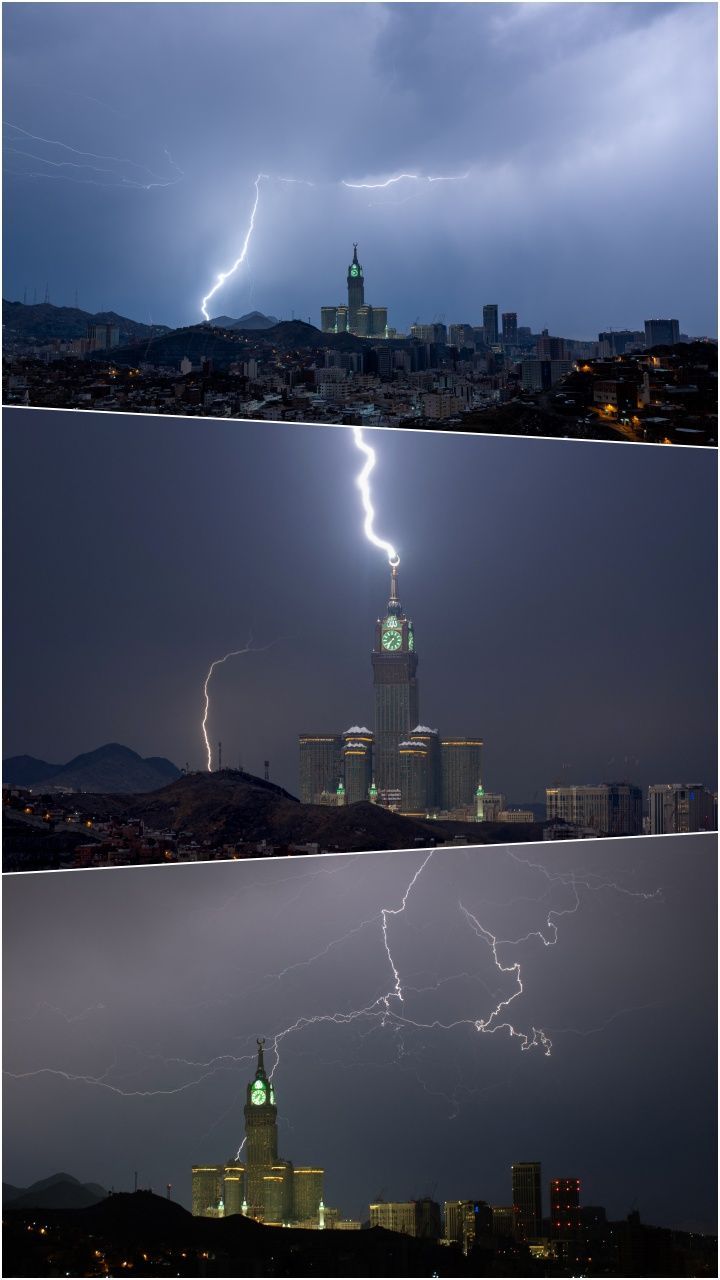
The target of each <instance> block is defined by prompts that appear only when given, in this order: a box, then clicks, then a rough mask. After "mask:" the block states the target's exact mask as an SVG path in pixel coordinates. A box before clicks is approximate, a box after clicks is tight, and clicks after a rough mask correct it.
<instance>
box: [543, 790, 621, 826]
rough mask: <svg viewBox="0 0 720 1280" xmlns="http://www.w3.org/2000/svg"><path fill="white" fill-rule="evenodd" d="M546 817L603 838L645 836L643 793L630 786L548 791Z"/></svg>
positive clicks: (546, 795)
mask: <svg viewBox="0 0 720 1280" xmlns="http://www.w3.org/2000/svg"><path fill="white" fill-rule="evenodd" d="M545 813H546V817H547V820H548V821H549V822H555V821H558V820H560V821H562V822H570V823H572V824H573V826H578V827H591V828H593V829H594V830H595V831H597V833H598V835H601V836H637V835H640V834H642V792H641V790H640V788H639V787H634V786H632V784H631V783H629V782H603V783H601V784H600V785H599V786H580V787H547V788H546V790H545Z"/></svg>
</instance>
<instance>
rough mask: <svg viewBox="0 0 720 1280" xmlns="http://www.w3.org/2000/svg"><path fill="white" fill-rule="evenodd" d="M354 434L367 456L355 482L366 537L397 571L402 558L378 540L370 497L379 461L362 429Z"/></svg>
mask: <svg viewBox="0 0 720 1280" xmlns="http://www.w3.org/2000/svg"><path fill="white" fill-rule="evenodd" d="M352 432H353V440H354V441H355V444H356V445H357V447H358V449H360V451H361V453H364V454H365V465H364V467H363V469H362V471H361V472H360V474H359V476H357V478H356V480H355V483H356V485H357V487H358V489H359V490H360V496H361V498H362V505H363V510H364V512H365V524H364V526H363V530H364V533H365V537H366V538H367V539H368V540H369V541H370V542H372V544H373V546H374V547H379V548H380V550H381V551H385V552H386V553H387V558H388V563H389V564H390V565H391V566H392V567H393V568H395V569H396V568H397V566H398V565H399V564H400V556H399V555H398V553H397V551H396V550H395V548H394V546H393V544H392V543H391V542H386V541H385V539H384V538H378V536H377V534H376V533H375V529H374V523H375V508H374V507H373V504H372V499H371V497H370V474H371V472H372V470H373V468H374V466H375V463H376V461H377V459H376V456H375V450H374V449H371V448H370V445H369V444H368V443H367V442H366V440H365V438H364V436H363V429H362V427H353V429H352Z"/></svg>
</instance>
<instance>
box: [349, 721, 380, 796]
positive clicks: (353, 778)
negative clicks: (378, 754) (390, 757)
mask: <svg viewBox="0 0 720 1280" xmlns="http://www.w3.org/2000/svg"><path fill="white" fill-rule="evenodd" d="M342 759H343V773H344V778H345V803H346V804H357V803H358V802H359V801H360V800H367V798H368V793H369V791H370V784H371V782H372V780H373V736H372V734H371V732H370V730H369V729H365V728H361V727H360V726H359V725H353V726H352V728H350V729H348V730H347V731H346V732H345V733H344V734H343V748H342Z"/></svg>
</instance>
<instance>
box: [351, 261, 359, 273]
mask: <svg viewBox="0 0 720 1280" xmlns="http://www.w3.org/2000/svg"><path fill="white" fill-rule="evenodd" d="M359 274H360V272H359V269H358V268H357V267H356V266H355V264H354V263H353V265H352V266H351V268H350V275H351V276H357V275H359Z"/></svg>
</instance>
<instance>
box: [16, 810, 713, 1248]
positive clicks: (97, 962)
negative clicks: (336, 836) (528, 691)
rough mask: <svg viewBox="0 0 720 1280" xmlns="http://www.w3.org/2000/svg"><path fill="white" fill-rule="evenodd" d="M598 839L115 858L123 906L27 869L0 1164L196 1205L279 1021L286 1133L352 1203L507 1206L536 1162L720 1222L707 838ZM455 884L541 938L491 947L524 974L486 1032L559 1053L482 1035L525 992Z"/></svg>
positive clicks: (663, 1221)
mask: <svg viewBox="0 0 720 1280" xmlns="http://www.w3.org/2000/svg"><path fill="white" fill-rule="evenodd" d="M597 848H598V846H597V845H595V844H594V843H592V842H591V843H590V844H587V843H585V842H580V843H576V844H573V845H571V846H568V847H565V846H559V845H553V846H547V845H545V846H535V847H531V846H528V847H526V848H523V849H522V850H508V849H502V848H495V847H493V848H491V849H483V850H477V849H465V850H450V849H443V850H438V851H436V852H435V853H433V854H432V855H431V856H430V858H429V860H427V855H426V854H420V853H418V852H412V853H397V854H393V855H381V854H370V855H366V856H362V857H358V856H343V857H338V858H334V859H332V860H330V861H325V860H314V859H303V860H301V861H298V862H291V863H289V864H288V863H286V862H271V863H267V862H265V863H263V862H259V863H252V864H221V865H215V866H213V867H184V868H180V867H176V868H164V867H163V868H143V869H128V870H125V871H117V872H115V873H114V879H113V881H112V888H113V893H112V911H109V910H108V904H109V899H108V896H107V886H108V881H107V877H106V876H104V875H97V874H95V875H93V874H90V873H86V874H76V875H73V876H64V875H59V876H58V875H56V876H52V875H43V876H30V877H22V876H20V877H12V878H11V879H9V880H8V881H7V882H6V891H5V913H6V917H5V918H6V936H7V957H8V961H9V963H8V966H7V974H8V975H9V973H10V971H11V970H12V980H10V978H9V976H8V977H7V978H6V997H5V999H6V1018H7V1026H8V1031H9V1033H10V1031H11V1033H12V1054H11V1055H10V1056H9V1057H8V1060H7V1061H6V1064H5V1067H6V1102H7V1106H6V1134H5V1141H6V1154H5V1161H6V1172H7V1176H8V1177H9V1179H10V1180H11V1181H12V1182H13V1183H14V1184H16V1185H20V1186H26V1185H29V1184H30V1183H31V1182H33V1181H34V1180H35V1179H37V1178H39V1177H44V1176H47V1173H48V1171H51V1170H52V1169H60V1168H65V1169H68V1166H69V1165H71V1168H70V1170H69V1171H70V1172H72V1173H73V1174H74V1175H75V1176H77V1177H80V1178H81V1179H86V1180H90V1179H92V1180H94V1181H97V1182H99V1183H100V1184H101V1185H104V1186H108V1187H109V1186H115V1188H116V1190H120V1189H128V1190H130V1189H131V1188H132V1179H133V1171H134V1170H139V1180H140V1185H143V1186H148V1185H150V1186H155V1187H156V1188H157V1187H162V1188H164V1187H165V1184H166V1183H167V1182H170V1183H172V1185H173V1187H174V1189H175V1190H174V1196H175V1197H176V1198H177V1199H179V1200H180V1202H181V1203H183V1204H185V1205H187V1206H188V1207H189V1205H190V1168H191V1165H192V1164H193V1163H196V1164H201V1163H203V1162H204V1161H207V1162H208V1163H209V1164H214V1163H217V1161H218V1159H220V1160H231V1159H232V1158H233V1157H235V1153H236V1152H237V1151H238V1148H239V1147H240V1143H241V1140H242V1137H243V1131H244V1122H243V1103H244V1101H245V1099H246V1096H247V1087H248V1080H250V1079H251V1078H252V1073H253V1069H254V1065H255V1062H256V1059H257V1045H256V1039H257V1038H262V1037H264V1038H266V1048H265V1059H266V1065H267V1074H268V1076H269V1078H270V1080H272V1081H273V1082H274V1084H275V1086H276V1088H277V1090H278V1096H279V1097H281V1098H282V1104H281V1107H280V1114H279V1130H278V1132H279V1135H280V1141H281V1144H282V1150H283V1151H284V1152H286V1153H287V1154H288V1155H291V1156H292V1155H293V1154H297V1155H298V1156H301V1157H302V1159H303V1160H305V1161H308V1162H309V1163H310V1164H311V1165H312V1166H313V1167H317V1168H323V1169H325V1171H326V1173H325V1187H324V1200H325V1203H326V1204H328V1205H331V1206H336V1207H338V1208H339V1209H340V1210H341V1212H342V1213H343V1214H344V1215H345V1216H348V1217H353V1218H360V1219H361V1220H362V1219H364V1218H365V1217H366V1216H367V1205H368V1203H371V1202H373V1201H374V1200H376V1199H377V1197H378V1195H379V1194H380V1193H384V1196H385V1198H386V1199H388V1200H408V1199H412V1198H417V1199H419V1198H421V1197H423V1196H425V1195H427V1194H430V1195H433V1197H434V1198H435V1199H436V1200H438V1201H440V1202H442V1201H444V1200H451V1199H464V1198H482V1199H484V1200H486V1201H487V1202H488V1203H490V1204H499V1205H505V1204H507V1203H508V1200H509V1196H508V1192H509V1181H510V1179H509V1172H510V1165H511V1164H512V1163H513V1162H517V1161H523V1160H532V1159H537V1160H540V1161H541V1162H542V1166H543V1170H544V1171H545V1172H546V1175H547V1176H546V1181H547V1179H548V1178H554V1177H566V1176H577V1177H579V1178H581V1179H582V1185H583V1203H585V1204H596V1205H597V1204H601V1205H603V1206H604V1207H605V1208H606V1210H607V1213H608V1217H609V1218H612V1219H614V1220H617V1219H620V1218H624V1217H625V1216H626V1214H627V1213H628V1212H629V1211H630V1210H631V1209H632V1208H638V1209H639V1210H640V1213H641V1217H642V1220H643V1221H645V1222H649V1223H656V1224H658V1225H669V1226H675V1227H678V1228H681V1229H694V1230H705V1231H707V1230H712V1229H713V1226H714V1222H715V1209H716V1202H715V1196H714V1193H713V1189H712V1187H713V1165H714V1139H713V1134H712V1124H711V1120H710V1117H711V1116H712V1115H713V1112H714V1107H713V1097H714V1089H715V1073H714V1067H713V1052H712V1049H713V1035H714V1033H713V1029H712V1026H711V1024H710V1021H709V1019H708V1017H707V1009H708V1004H710V1005H712V1000H713V992H712V991H711V990H710V984H712V983H713V981H714V974H715V965H714V903H715V881H716V867H717V863H716V854H715V840H714V838H713V837H711V836H702V835H699V836H686V837H677V838H676V839H675V840H671V841H658V840H654V839H644V838H641V839H639V840H618V841H613V842H603V844H602V860H601V863H598V858H597ZM548 876H549V877H550V878H549V879H548ZM573 885H574V888H573ZM403 899H404V900H405V906H404V907H403V909H402V910H399V909H400V908H401V906H402V903H403ZM458 900H459V901H460V902H461V903H462V906H463V907H464V909H465V910H466V911H467V912H470V913H471V914H472V915H473V916H474V917H475V919H476V920H477V921H478V922H479V924H480V925H481V926H482V928H483V929H486V930H490V931H491V933H493V934H495V935H496V936H500V937H504V938H507V939H512V938H524V937H525V935H526V934H528V933H530V934H531V935H533V936H532V937H531V938H530V940H529V941H526V942H524V943H523V944H522V945H511V944H510V943H505V944H503V946H502V951H501V961H502V962H503V963H505V964H508V963H510V962H511V961H512V962H518V963H520V965H521V971H522V982H523V992H522V994H521V995H520V996H518V997H517V998H516V999H515V1000H514V1001H513V1002H512V1003H511V1004H510V1005H508V1006H507V1007H506V1009H505V1010H504V1012H503V1014H502V1015H501V1017H500V1018H499V1019H498V1023H502V1022H505V1021H508V1020H509V1021H510V1022H512V1024H513V1025H514V1026H515V1028H516V1030H517V1031H518V1032H519V1033H521V1035H525V1034H529V1035H530V1036H532V1031H531V1028H533V1027H536V1028H542V1030H543V1034H544V1036H545V1037H546V1041H547V1040H549V1041H551V1042H552V1043H551V1046H550V1047H549V1053H548V1052H547V1050H548V1044H547V1042H542V1041H539V1040H538V1041H537V1043H535V1044H534V1046H533V1047H532V1048H529V1049H527V1050H525V1051H524V1050H523V1048H522V1039H518V1038H513V1037H511V1036H510V1035H509V1033H508V1032H507V1031H502V1030H500V1029H498V1032H496V1033H494V1034H483V1033H482V1031H478V1030H477V1029H476V1026H475V1023H476V1021H477V1020H478V1019H483V1018H485V1019H486V1018H487V1016H488V1014H489V1012H490V1010H491V1008H492V1007H493V1006H494V1004H495V1003H496V1002H497V1001H498V1000H499V999H501V998H507V997H508V996H509V995H510V994H511V993H512V992H513V991H514V990H515V988H516V983H515V981H514V979H513V978H512V976H511V975H507V974H506V976H505V977H504V978H503V979H502V980H500V977H499V975H498V974H497V972H496V974H495V977H493V961H492V955H491V949H490V946H489V944H488V942H487V940H483V938H482V937H481V936H480V934H479V933H478V932H477V931H476V930H475V929H474V928H471V927H469V925H468V922H467V920H466V919H465V918H464V917H463V915H462V912H461V911H460V910H459V908H458ZM383 910H385V911H389V912H391V913H392V914H390V915H388V916H387V917H386V923H387V930H388V933H387V937H388V942H389V947H390V953H391V956H392V962H393V964H394V965H395V968H396V970H397V973H398V979H399V982H400V984H401V988H402V991H403V994H404V1002H403V1003H402V1004H401V1003H400V1002H399V1001H398V999H397V997H395V996H393V994H392V992H393V984H394V981H395V979H394V978H393V971H392V968H391V965H390V962H389V956H388V953H387V952H386V949H385V946H384V943H383V932H382V927H381V926H382V919H383V916H382V912H383ZM549 911H554V912H555V916H554V919H555V924H556V925H557V938H556V941H555V942H554V943H553V944H552V945H543V944H542V942H541V940H540V936H539V933H540V932H544V933H545V935H546V936H547V938H548V939H550V940H551V939H552V930H551V929H549V928H548V923H547V922H548V918H549V917H548V912H549ZM30 918H32V922H33V929H32V930H30V929H28V921H29V920H30ZM363 922H364V923H363ZM37 929H42V932H43V937H44V938H45V940H46V941H45V946H44V948H43V949H42V951H39V950H38V948H37V947H36V945H35V942H34V930H37ZM536 931H538V932H537V936H535V935H536ZM669 937H671V938H672V945H668V938H669ZM130 938H132V940H133V941H132V944H129V941H128V940H129V939H130ZM48 954H50V955H52V956H53V964H52V966H48V963H47V956H48ZM88 955H92V965H89V964H88V963H87V956H88ZM599 957H602V958H603V959H602V965H600V964H599ZM698 974H702V975H703V981H702V982H698V981H697V976H698ZM223 975H224V976H223ZM385 993H387V999H388V1004H387V1007H386V1006H385V1005H384V996H385ZM353 1010H356V1011H360V1012H358V1013H356V1014H355V1015H354V1016H353V1017H350V1016H348V1015H350V1014H351V1012H352V1011H353ZM383 1010H384V1011H385V1012H384V1014H383ZM362 1011H365V1012H362ZM398 1019H400V1021H399V1020H398ZM438 1022H439V1023H440V1024H441V1025H440V1026H438V1025H437V1024H438ZM431 1023H432V1024H433V1029H428V1028H429V1024H431ZM443 1025H444V1026H446V1027H447V1028H448V1029H447V1030H443V1029H442V1026H443ZM491 1025H492V1024H491ZM669 1029H672V1034H669ZM276 1048H277V1053H276ZM278 1057H279V1062H278V1061H277V1059H278ZM318 1081H321V1082H322V1083H321V1087H318ZM679 1086H680V1087H681V1088H682V1096H683V1105H682V1107H668V1105H667V1100H668V1097H669V1096H673V1097H675V1096H677V1090H678V1087H679ZM661 1116H662V1124H660V1123H658V1120H659V1117H661ZM370 1121H372V1123H371V1122H370ZM668 1150H672V1152H673V1159H672V1161H671V1162H670V1163H668V1161H667V1158H666V1156H667V1151H668ZM619 1151H621V1152H622V1153H623V1159H622V1160H618V1152H619ZM348 1152H352V1153H353V1156H352V1159H348ZM71 1156H72V1159H71ZM236 1158H237V1157H236ZM240 1158H241V1159H242V1156H240ZM543 1196H544V1198H545V1199H546V1197H547V1188H546V1187H545V1186H543Z"/></svg>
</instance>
